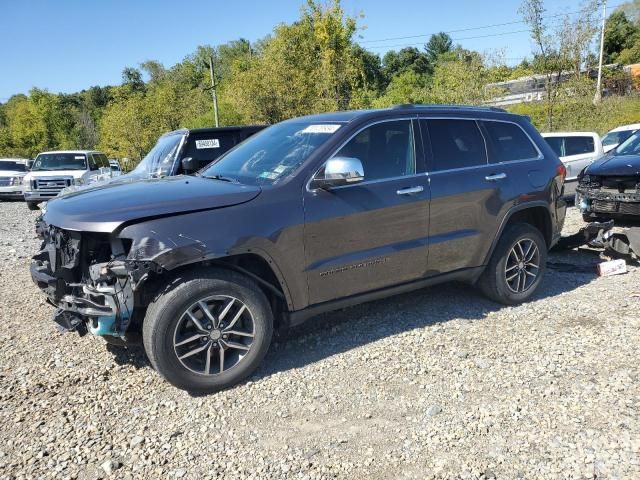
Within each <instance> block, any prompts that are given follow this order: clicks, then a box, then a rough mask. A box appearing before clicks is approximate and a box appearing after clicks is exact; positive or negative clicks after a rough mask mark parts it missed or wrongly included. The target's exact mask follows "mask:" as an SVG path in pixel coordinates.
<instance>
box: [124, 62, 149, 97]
mask: <svg viewBox="0 0 640 480" xmlns="http://www.w3.org/2000/svg"><path fill="white" fill-rule="evenodd" d="M122 84H123V85H126V86H127V87H128V88H130V89H131V91H133V92H140V91H142V90H144V80H142V72H141V71H140V70H138V69H137V68H132V67H126V68H125V69H124V70H122Z"/></svg>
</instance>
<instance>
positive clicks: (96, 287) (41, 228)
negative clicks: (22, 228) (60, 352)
mask: <svg viewBox="0 0 640 480" xmlns="http://www.w3.org/2000/svg"><path fill="white" fill-rule="evenodd" d="M38 223H39V224H38V228H37V231H38V233H39V235H41V236H42V237H43V240H44V241H43V246H42V250H41V251H40V252H39V253H38V254H36V255H35V256H34V257H33V258H32V262H31V278H32V279H33V281H34V283H35V284H36V285H37V286H38V288H40V290H42V292H44V294H45V295H46V296H47V302H48V303H49V304H51V305H53V306H54V307H56V312H55V313H54V317H53V319H54V321H55V322H56V324H57V325H58V326H59V327H60V328H61V329H63V330H69V331H71V330H76V331H78V332H79V333H80V334H81V335H83V334H84V333H86V332H87V331H88V332H90V333H92V334H94V335H109V336H115V337H123V336H124V335H125V333H126V332H127V328H128V326H129V323H130V321H131V318H132V313H133V308H134V292H133V289H132V286H131V285H132V281H131V278H130V276H129V273H128V270H127V268H125V266H124V262H123V261H119V260H115V259H114V260H109V261H108V262H101V263H95V262H94V263H87V261H86V260H87V259H85V258H83V255H86V247H85V246H84V245H83V239H82V235H81V234H80V233H77V232H65V231H63V230H60V229H57V228H52V227H48V226H46V225H45V224H43V222H38Z"/></svg>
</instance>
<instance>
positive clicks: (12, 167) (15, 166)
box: [0, 160, 27, 172]
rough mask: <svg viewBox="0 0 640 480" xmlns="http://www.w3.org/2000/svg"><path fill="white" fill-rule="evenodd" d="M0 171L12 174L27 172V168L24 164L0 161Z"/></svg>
mask: <svg viewBox="0 0 640 480" xmlns="http://www.w3.org/2000/svg"><path fill="white" fill-rule="evenodd" d="M0 170H8V171H10V172H25V171H26V170H27V168H26V166H25V164H24V163H18V162H11V161H7V160H0Z"/></svg>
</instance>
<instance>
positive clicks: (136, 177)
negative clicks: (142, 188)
mask: <svg viewBox="0 0 640 480" xmlns="http://www.w3.org/2000/svg"><path fill="white" fill-rule="evenodd" d="M149 178H150V177H148V176H147V175H140V174H136V173H133V172H129V173H125V174H123V175H115V176H110V177H107V178H104V177H101V178H98V179H96V180H92V181H91V183H88V184H85V185H71V186H70V187H66V188H65V189H64V190H62V192H60V194H59V195H58V196H60V197H62V196H66V195H68V194H70V193H74V192H79V191H84V190H88V189H93V188H95V187H102V186H105V185H107V184H108V185H121V184H123V183H133V182H138V181H140V180H146V179H149Z"/></svg>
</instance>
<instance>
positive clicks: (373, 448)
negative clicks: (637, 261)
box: [0, 202, 640, 479]
mask: <svg viewBox="0 0 640 480" xmlns="http://www.w3.org/2000/svg"><path fill="white" fill-rule="evenodd" d="M35 217H36V214H34V213H33V212H29V211H28V210H27V207H26V206H25V205H24V204H23V203H18V202H16V203H6V202H5V203H1V204H0V260H1V261H0V316H1V320H2V321H1V322H0V425H1V427H0V478H54V477H55V478H100V477H103V478H145V477H146V478H162V477H166V478H173V477H175V478H219V477H223V478H233V479H237V478H362V479H369V478H373V479H376V478H463V479H466V478H485V479H489V478H498V479H503V478H506V479H515V478H522V479H532V478H544V479H549V478H562V479H567V478H584V479H587V478H640V415H639V413H640V411H639V410H640V387H639V383H638V381H639V378H640V367H639V362H638V346H639V345H640V341H639V340H640V338H639V333H638V332H639V331H640V315H638V308H639V307H640V269H638V268H635V267H631V271H630V273H628V274H626V275H619V276H615V277H609V278H598V277H597V276H596V275H595V264H596V263H597V262H598V261H599V260H600V259H599V258H598V254H597V253H594V252H590V251H572V252H568V253H563V254H552V255H551V258H550V261H551V262H555V263H556V264H558V263H570V264H574V265H577V266H578V269H577V270H581V272H580V271H579V272H567V271H562V270H561V269H550V270H549V272H548V274H547V277H546V281H545V284H544V288H543V289H542V290H541V292H540V293H539V294H538V295H537V298H536V300H535V301H533V302H531V303H528V304H526V305H522V306H519V307H516V308H506V307H500V306H497V305H495V304H493V303H491V302H489V301H487V300H485V299H483V298H482V297H481V296H480V295H478V294H477V293H476V292H475V291H474V290H473V289H472V288H470V287H467V286H462V285H457V284H451V285H445V286H439V287H434V288H430V289H426V290H421V291H418V292H415V293H411V294H406V295H401V296H397V297H393V298H390V299H387V300H383V301H377V302H373V303H369V304H365V305H361V306H358V307H353V308H350V309H346V310H342V311H339V312H335V313H331V314H326V315H323V316H321V317H318V318H317V319H315V320H311V321H310V323H309V324H307V326H305V327H304V328H302V329H299V330H297V331H295V332H292V333H291V335H289V337H288V339H286V340H281V341H280V342H279V343H276V344H275V345H274V346H273V347H272V349H271V352H270V353H269V355H268V356H267V359H266V362H265V363H264V365H263V367H262V368H261V369H260V370H259V371H258V372H257V374H255V375H254V376H253V377H252V378H251V380H250V381H249V382H247V383H245V384H243V385H241V386H239V387H236V388H234V389H232V390H228V391H225V392H222V393H219V394H216V395H210V396H207V397H192V396H189V395H188V394H186V393H184V392H181V391H179V390H176V389H174V388H173V387H171V386H170V385H168V384H167V383H166V382H164V381H162V380H161V379H160V377H159V376H158V375H157V374H156V373H155V372H154V371H153V370H152V369H151V368H150V367H149V365H148V362H147V361H146V359H145V357H144V355H143V354H142V353H141V352H140V351H127V350H120V351H118V350H111V351H109V350H108V349H107V348H106V345H105V344H104V342H103V341H102V340H101V339H98V338H90V337H89V336H87V337H85V338H79V337H78V336H77V335H75V334H65V335H61V334H59V333H57V331H56V330H55V328H54V326H53V323H52V322H51V321H50V320H49V319H50V315H51V313H52V309H51V308H50V307H49V306H47V305H45V304H44V301H43V298H42V296H41V295H40V293H39V292H38V291H37V289H36V287H35V286H33V285H32V283H31V279H30V277H29V273H28V266H29V256H30V255H31V254H32V253H33V252H34V251H35V250H36V248H37V244H38V242H37V240H36V238H35V235H34V233H33V220H34V218H35ZM581 223H582V220H581V219H580V216H579V215H578V214H577V212H576V211H575V209H571V211H570V212H569V218H568V221H567V226H566V233H572V232H573V231H576V230H577V229H578V228H579V227H580V225H581ZM590 266H591V267H593V270H592V271H591V272H593V273H591V272H590Z"/></svg>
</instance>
